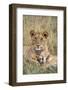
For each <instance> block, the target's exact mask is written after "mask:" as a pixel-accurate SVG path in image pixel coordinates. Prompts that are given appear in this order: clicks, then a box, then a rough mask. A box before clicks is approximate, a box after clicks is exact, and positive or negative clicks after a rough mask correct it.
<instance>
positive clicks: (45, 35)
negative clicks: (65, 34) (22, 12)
mask: <svg viewBox="0 0 68 90" xmlns="http://www.w3.org/2000/svg"><path fill="white" fill-rule="evenodd" d="M43 37H45V38H46V39H47V37H48V32H46V31H45V32H43Z"/></svg>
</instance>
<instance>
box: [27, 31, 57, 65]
mask: <svg viewBox="0 0 68 90" xmlns="http://www.w3.org/2000/svg"><path fill="white" fill-rule="evenodd" d="M30 36H31V46H30V47H29V50H28V52H27V53H28V54H27V55H28V59H29V60H32V61H34V62H36V63H39V64H47V65H49V64H55V63H56V60H54V57H53V56H52V55H51V54H50V52H49V49H48V45H47V42H48V32H46V31H45V32H43V33H41V32H35V31H34V30H31V31H30Z"/></svg>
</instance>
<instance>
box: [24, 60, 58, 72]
mask: <svg viewBox="0 0 68 90" xmlns="http://www.w3.org/2000/svg"><path fill="white" fill-rule="evenodd" d="M23 63H24V64H23V74H44V73H57V66H56V65H52V66H49V67H48V68H46V67H45V66H43V65H40V64H39V63H35V62H33V61H29V60H24V62H23Z"/></svg>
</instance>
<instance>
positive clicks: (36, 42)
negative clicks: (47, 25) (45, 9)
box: [30, 30, 48, 55]
mask: <svg viewBox="0 0 68 90" xmlns="http://www.w3.org/2000/svg"><path fill="white" fill-rule="evenodd" d="M30 35H31V41H32V42H31V43H32V45H33V49H34V51H35V52H36V54H37V55H40V54H41V52H42V51H44V49H45V45H46V44H47V37H48V33H47V32H43V33H41V32H35V31H34V30H31V31H30Z"/></svg>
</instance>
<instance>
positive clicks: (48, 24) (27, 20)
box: [23, 15, 57, 74]
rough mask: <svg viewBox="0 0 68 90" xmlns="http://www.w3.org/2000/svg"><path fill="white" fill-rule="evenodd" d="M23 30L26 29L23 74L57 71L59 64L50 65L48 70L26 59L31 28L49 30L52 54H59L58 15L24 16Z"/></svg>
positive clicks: (49, 44)
mask: <svg viewBox="0 0 68 90" xmlns="http://www.w3.org/2000/svg"><path fill="white" fill-rule="evenodd" d="M23 30H24V34H23V35H24V36H23V38H24V42H23V43H24V61H23V74H32V73H51V72H52V73H53V72H57V66H56V65H55V66H50V67H49V68H48V69H47V70H46V69H45V68H42V66H40V65H38V64H36V63H33V62H28V60H27V59H26V52H27V50H28V47H29V46H30V44H31V37H30V30H35V31H40V32H43V31H47V32H48V34H49V37H48V47H49V51H50V53H51V54H52V55H56V56H57V17H56V16H31V15H24V16H23Z"/></svg>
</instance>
